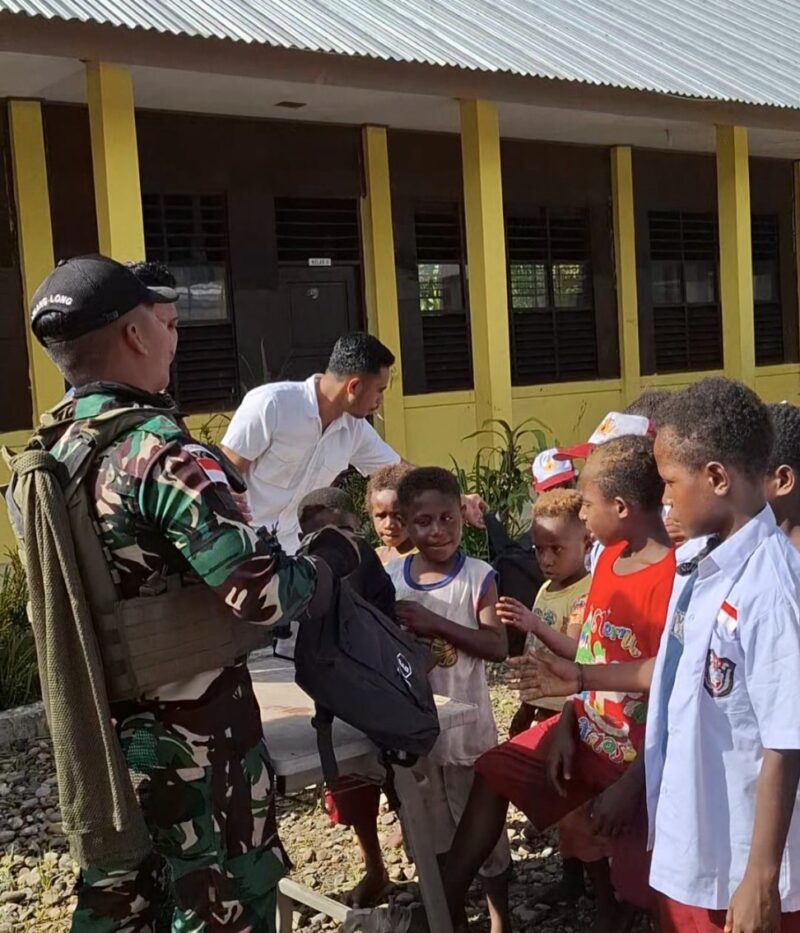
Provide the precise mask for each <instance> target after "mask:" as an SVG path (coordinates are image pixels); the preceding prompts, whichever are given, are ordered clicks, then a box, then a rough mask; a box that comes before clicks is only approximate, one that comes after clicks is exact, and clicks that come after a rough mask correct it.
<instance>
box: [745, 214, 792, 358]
mask: <svg viewBox="0 0 800 933" xmlns="http://www.w3.org/2000/svg"><path fill="white" fill-rule="evenodd" d="M779 234H780V227H779V221H778V215H777V214H754V215H753V219H752V240H753V311H754V315H755V317H754V320H753V324H754V329H755V342H756V365H757V366H768V365H769V364H771V363H783V362H785V361H786V359H785V351H784V333H783V308H782V307H781V269H780V235H779Z"/></svg>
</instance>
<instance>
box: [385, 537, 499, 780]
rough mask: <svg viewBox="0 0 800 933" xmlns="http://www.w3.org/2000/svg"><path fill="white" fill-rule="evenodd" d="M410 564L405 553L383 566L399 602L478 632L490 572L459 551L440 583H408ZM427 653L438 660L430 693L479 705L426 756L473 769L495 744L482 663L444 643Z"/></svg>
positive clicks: (439, 641) (492, 577)
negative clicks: (467, 720) (471, 716)
mask: <svg viewBox="0 0 800 933" xmlns="http://www.w3.org/2000/svg"><path fill="white" fill-rule="evenodd" d="M412 560H413V555H412V554H409V555H408V557H402V558H399V559H398V560H393V561H390V563H388V564H387V565H386V572H387V573H388V574H389V576H390V577H391V578H392V583H394V588H395V592H396V594H397V599H409V600H413V601H414V602H417V603H421V604H422V605H423V606H425V607H427V608H428V609H430V610H431V611H432V612H435V613H436V614H437V615H440V616H444V618H446V619H448V620H449V621H450V622H455V623H456V624H457V625H463V626H464V627H465V628H470V629H475V630H477V629H478V628H479V627H480V626H479V623H478V605H479V604H480V601H481V599H482V598H483V596H484V595H485V593H486V590H487V589H488V587H489V586H490V584H492V583H494V581H495V578H496V573H495V571H494V568H492V567H490V566H489V564H487V563H485V562H484V561H482V560H478V559H477V558H474V557H466V556H465V555H464V554H462V553H461V552H459V554H458V555H457V559H456V564H455V566H454V568H453V570H452V572H451V573H450V574H449V575H448V576H447V577H445V578H444V579H443V580H441V581H440V582H438V583H429V584H419V583H415V582H414V581H413V580H412V579H411V562H412ZM431 648H432V652H433V656H434V658H435V660H436V667H434V668H433V669H432V670H431V671H430V672H429V673H428V678H429V680H430V684H431V688H432V690H433V692H434V693H435V694H438V695H439V696H445V697H452V698H453V699H454V700H460V701H461V702H462V703H471V704H472V705H473V706H477V708H478V718H477V720H476V721H475V722H473V723H470V724H469V725H467V726H459V727H457V728H455V729H448V730H447V732H444V733H442V735H440V736H439V738H438V739H437V741H436V745H435V746H434V747H433V750H432V752H431V754H430V755H429V756H428V757H429V758H430V760H431V761H433V762H434V763H435V764H438V765H472V764H474V763H475V761H476V759H477V758H479V757H480V756H481V755H482V754H483V753H484V752H486V751H488V750H489V749H490V748H494V747H495V745H497V727H496V726H495V723H494V714H493V713H492V704H491V700H490V698H489V684H488V681H487V680H486V662H485V661H483V660H482V659H481V658H476V657H474V656H473V655H469V654H465V653H464V652H463V651H461V650H460V649H457V648H455V647H454V646H453V645H451V644H450V643H449V642H445V641H443V640H442V639H435V640H434V642H433V644H432V646H431Z"/></svg>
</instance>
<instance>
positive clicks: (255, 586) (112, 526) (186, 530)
mask: <svg viewBox="0 0 800 933" xmlns="http://www.w3.org/2000/svg"><path fill="white" fill-rule="evenodd" d="M74 404H75V413H74V417H75V422H76V423H75V424H74V425H73V426H72V427H71V428H70V429H68V431H67V432H66V433H65V434H64V436H63V437H62V438H61V440H60V441H59V442H58V444H57V445H56V447H55V448H54V450H53V454H54V456H56V458H57V459H66V458H67V457H68V456H69V445H70V444H71V443H73V442H74V437H75V434H76V433H77V431H78V430H79V429H80V421H81V420H82V419H85V418H91V417H93V416H95V415H98V414H100V413H101V412H103V411H107V410H109V409H112V408H121V407H132V406H135V405H140V406H143V407H152V406H154V405H155V406H158V407H164V398H163V396H162V397H153V396H149V395H147V394H145V393H141V392H139V391H137V390H135V389H131V388H129V387H127V386H120V385H113V384H105V383H104V384H102V385H95V386H87V387H84V388H83V389H81V390H80V391H78V392H77V393H76V395H75V400H74ZM220 457H221V455H220V454H218V453H216V452H215V451H213V450H212V449H209V448H208V447H207V446H205V445H203V444H200V443H198V442H197V441H196V440H194V439H193V438H192V437H191V436H190V435H189V434H188V432H187V430H186V428H185V427H184V426H183V425H182V424H180V423H179V422H178V421H175V420H173V419H171V418H169V417H167V416H161V415H159V416H155V417H153V418H152V419H150V420H149V421H147V422H145V423H144V424H142V425H140V426H139V427H137V428H135V429H134V430H132V431H130V432H129V433H127V434H125V435H123V436H122V437H121V438H120V439H118V440H117V441H116V442H115V443H114V444H113V445H111V446H110V447H108V448H107V449H106V451H105V452H104V453H103V454H102V455H101V457H100V460H99V462H98V467H97V469H96V471H95V474H94V476H93V477H92V482H93V483H94V488H95V501H96V509H97V519H98V523H99V526H100V530H101V534H102V538H103V544H104V546H105V548H106V551H107V553H108V556H109V560H110V562H111V565H112V569H113V571H114V574H115V580H116V582H117V585H118V587H119V591H120V595H121V596H123V597H125V598H131V597H135V596H138V595H139V593H140V590H141V588H142V587H143V586H145V585H146V584H147V583H148V582H149V581H151V580H152V579H153V578H154V577H156V576H158V575H161V574H165V575H166V574H169V573H174V572H182V573H193V574H195V575H196V576H197V577H199V578H200V579H201V580H203V581H204V582H205V583H207V584H208V585H209V586H210V587H211V588H212V589H213V590H214V591H215V592H216V593H217V594H218V596H219V597H220V598H221V599H223V600H224V601H225V602H226V604H227V605H228V606H229V607H230V608H231V609H232V610H233V611H234V613H235V614H236V615H237V616H238V617H239V618H241V619H242V620H244V621H246V622H251V623H262V624H264V623H265V624H269V625H272V624H274V623H276V622H278V621H279V620H280V619H281V618H282V617H283V616H284V615H285V616H286V617H288V618H290V619H291V618H294V617H296V616H297V615H299V613H300V612H301V611H302V609H303V608H304V607H305V606H306V604H307V603H308V602H309V600H310V599H311V596H312V595H313V592H314V588H315V582H316V575H315V570H314V565H313V562H312V561H311V560H309V559H307V558H302V557H301V558H290V557H287V556H286V555H285V554H284V553H283V551H282V550H281V549H280V547H279V546H278V545H277V542H276V540H275V538H274V537H273V536H272V535H270V534H268V533H267V532H266V531H265V530H263V529H260V530H258V531H256V530H255V529H254V528H252V527H250V525H249V524H248V523H247V522H246V520H245V519H244V517H243V516H242V513H241V509H240V507H239V505H238V504H237V502H236V500H235V498H234V496H233V493H234V492H241V491H243V489H244V487H242V488H241V489H234V488H233V487H232V485H231V483H232V482H234V483H235V481H232V480H231V478H230V476H229V474H228V473H226V471H225V470H224V469H223V468H222V467H221V466H220ZM216 673H218V672H210V674H211V675H212V676H211V679H213V676H214V675H215V674H216ZM209 682H210V681H209V678H207V677H206V678H204V682H203V683H202V684H199V685H198V684H194V685H189V684H185V685H183V686H180V685H170V687H171V689H170V690H169V691H166V694H167V695H162V694H161V693H160V692H159V697H160V698H162V699H167V698H168V699H186V698H189V697H196V696H199V695H200V694H201V693H202V692H203V691H204V690H205V688H206V687H207V686H208V683H209ZM173 687H174V688H176V689H172V688H173ZM198 691H199V692H198Z"/></svg>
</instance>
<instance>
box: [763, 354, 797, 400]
mask: <svg viewBox="0 0 800 933" xmlns="http://www.w3.org/2000/svg"><path fill="white" fill-rule="evenodd" d="M756 392H758V394H759V395H760V396H761V398H762V399H764V401H765V402H791V403H792V404H793V405H800V366H798V365H797V364H796V363H794V364H791V365H788V366H763V367H759V368H758V369H757V370H756Z"/></svg>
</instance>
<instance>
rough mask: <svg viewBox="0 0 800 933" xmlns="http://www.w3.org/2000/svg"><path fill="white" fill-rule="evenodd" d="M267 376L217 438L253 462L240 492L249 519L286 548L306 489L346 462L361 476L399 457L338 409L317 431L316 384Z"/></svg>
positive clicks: (293, 542) (290, 547)
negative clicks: (273, 534) (273, 531)
mask: <svg viewBox="0 0 800 933" xmlns="http://www.w3.org/2000/svg"><path fill="white" fill-rule="evenodd" d="M319 379H320V376H318V375H317V376H311V377H310V378H309V379H306V381H305V382H273V383H269V384H268V385H264V386H259V388H257V389H253V390H252V391H251V392H248V393H247V395H246V396H245V397H244V400H243V401H242V404H241V405H240V406H239V408H238V410H237V411H236V413H235V414H234V416H233V418H232V419H231V423H230V425H229V426H228V430H227V431H226V432H225V437H224V438H223V439H222V444H223V446H224V447H227V448H228V449H229V450H232V451H233V452H234V453H236V454H239V456H240V457H245V458H246V459H247V460H251V461H253V463H252V466H251V467H250V471H249V474H248V477H247V486H248V491H247V498H248V503H249V505H250V511H251V512H252V514H253V524H254V525H256V526H260V525H265V526H266V527H267V528H268V529H270V530H271V529H272V527H273V526H274V525H277V526H278V540H279V541H280V543H281V546H282V547H283V549H284V550H285V551H286V552H287V553H288V554H294V552H295V551H296V550H297V547H298V545H299V539H298V531H299V527H298V524H297V506H298V505H299V503H300V500H301V499H302V498H303V497H304V496H305V495H306V494H307V493H309V492H311V491H312V490H313V489H320V488H322V487H323V486H330V484H331V483H332V482H333V481H334V480H335V479H336V477H337V476H338V475H339V474H340V473H341V472H342V471H343V470H346V469H347V467H348V466H354V467H355V468H356V469H357V470H359V471H360V472H361V473H363V474H364V475H367V476H368V475H369V474H370V473H372V472H374V471H375V470H377V469H379V468H380V467H382V466H388V465H390V464H393V463H399V461H400V457H399V455H398V454H396V453H395V451H394V450H392V448H391V447H390V446H389V445H388V444H387V443H386V442H385V441H384V440H383V439H382V438H381V437H380V435H379V434H378V433H377V431H375V429H374V428H373V427H372V425H371V424H370V423H369V422H368V421H367V420H366V419H364V418H354V417H353V416H352V415H347V414H344V415H340V416H339V417H338V418H336V420H335V421H333V422H331V424H329V425H328V427H327V428H326V429H325V431H324V432H323V430H322V422H321V421H320V416H319V403H318V401H317V390H316V384H317V382H318V380H319Z"/></svg>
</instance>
